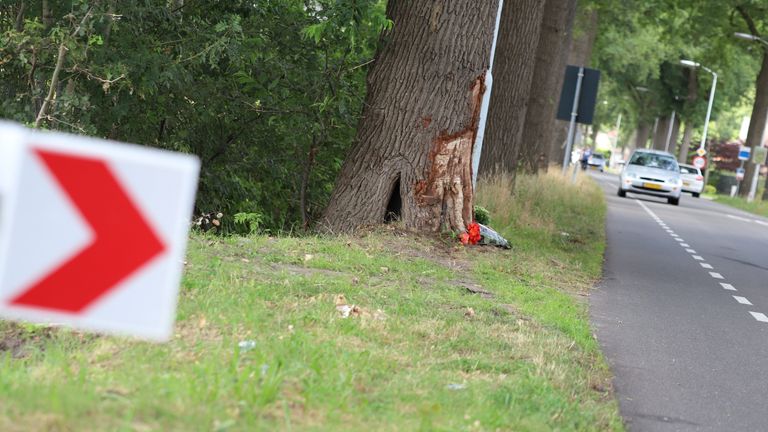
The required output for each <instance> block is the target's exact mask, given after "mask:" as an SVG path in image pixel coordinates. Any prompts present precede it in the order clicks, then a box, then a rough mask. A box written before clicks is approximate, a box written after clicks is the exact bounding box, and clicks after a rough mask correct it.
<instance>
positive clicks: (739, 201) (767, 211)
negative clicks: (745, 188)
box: [715, 195, 768, 217]
mask: <svg viewBox="0 0 768 432" xmlns="http://www.w3.org/2000/svg"><path fill="white" fill-rule="evenodd" d="M715 201H716V202H719V203H720V204H725V205H727V206H731V207H734V208H737V209H739V210H744V211H746V212H749V213H752V214H756V215H758V216H763V217H768V202H765V201H762V200H759V199H756V200H754V201H752V202H747V200H746V199H745V198H740V197H730V196H728V195H717V196H715Z"/></svg>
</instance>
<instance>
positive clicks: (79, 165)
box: [0, 124, 200, 341]
mask: <svg viewBox="0 0 768 432" xmlns="http://www.w3.org/2000/svg"><path fill="white" fill-rule="evenodd" d="M0 136H1V137H3V138H2V141H3V142H2V143H0V147H6V148H7V149H12V150H10V151H9V150H6V152H7V155H8V156H10V157H9V158H8V159H5V160H2V162H0V163H1V164H2V166H0V172H2V171H3V170H5V169H8V173H9V174H7V175H6V176H5V178H4V179H0V193H2V203H1V205H2V208H1V210H2V214H0V316H3V317H6V318H10V319H20V320H26V321H33V322H40V323H54V322H55V323H61V324H66V325H69V326H72V327H75V328H80V329H84V330H91V331H98V332H106V333H117V334H129V335H134V336H138V337H142V338H146V339H151V340H157V341H162V340H167V339H168V338H169V337H170V335H171V333H172V329H173V321H174V316H175V308H176V297H177V292H178V286H179V282H180V278H181V270H182V262H183V259H184V253H185V249H186V240H187V236H188V231H189V220H190V216H191V214H192V206H193V202H194V197H195V191H196V188H197V176H198V172H199V167H200V163H199V161H198V160H197V158H195V157H193V156H190V155H182V154H176V153H170V152H165V151H161V150H157V149H149V148H146V147H140V146H132V145H127V144H119V143H114V142H109V141H105V140H99V139H93V138H86V137H81V136H74V135H68V134H61V133H40V132H33V131H30V130H27V129H24V128H22V127H19V126H15V125H10V124H0Z"/></svg>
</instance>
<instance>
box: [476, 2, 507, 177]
mask: <svg viewBox="0 0 768 432" xmlns="http://www.w3.org/2000/svg"><path fill="white" fill-rule="evenodd" d="M502 8H504V0H499V10H498V11H496V28H495V30H494V31H493V43H492V44H491V62H490V64H489V65H488V70H487V71H486V73H485V93H484V94H483V100H482V102H481V104H480V118H479V121H478V125H477V135H476V136H475V142H474V145H473V146H472V189H474V188H475V186H477V170H478V169H479V168H480V155H481V153H482V152H483V139H484V138H485V124H486V121H487V120H488V107H489V106H490V105H491V90H492V89H493V74H492V73H491V71H492V70H493V61H494V58H495V57H496V41H497V40H498V39H499V25H500V24H501V10H502Z"/></svg>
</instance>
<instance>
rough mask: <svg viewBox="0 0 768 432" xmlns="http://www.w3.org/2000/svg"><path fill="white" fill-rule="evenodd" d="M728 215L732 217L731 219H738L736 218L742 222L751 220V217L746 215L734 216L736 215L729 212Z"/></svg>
mask: <svg viewBox="0 0 768 432" xmlns="http://www.w3.org/2000/svg"><path fill="white" fill-rule="evenodd" d="M727 216H728V217H729V218H731V219H736V220H739V221H742V222H751V221H750V220H749V219H747V218H745V217H741V216H734V215H730V214H729V215H727Z"/></svg>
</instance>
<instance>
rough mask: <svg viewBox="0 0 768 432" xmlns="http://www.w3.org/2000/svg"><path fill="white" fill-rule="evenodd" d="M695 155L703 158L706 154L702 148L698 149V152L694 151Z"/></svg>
mask: <svg viewBox="0 0 768 432" xmlns="http://www.w3.org/2000/svg"><path fill="white" fill-rule="evenodd" d="M696 154H697V155H699V156H705V155H706V154H707V151H706V150H704V147H700V148H699V149H698V150H696Z"/></svg>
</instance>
